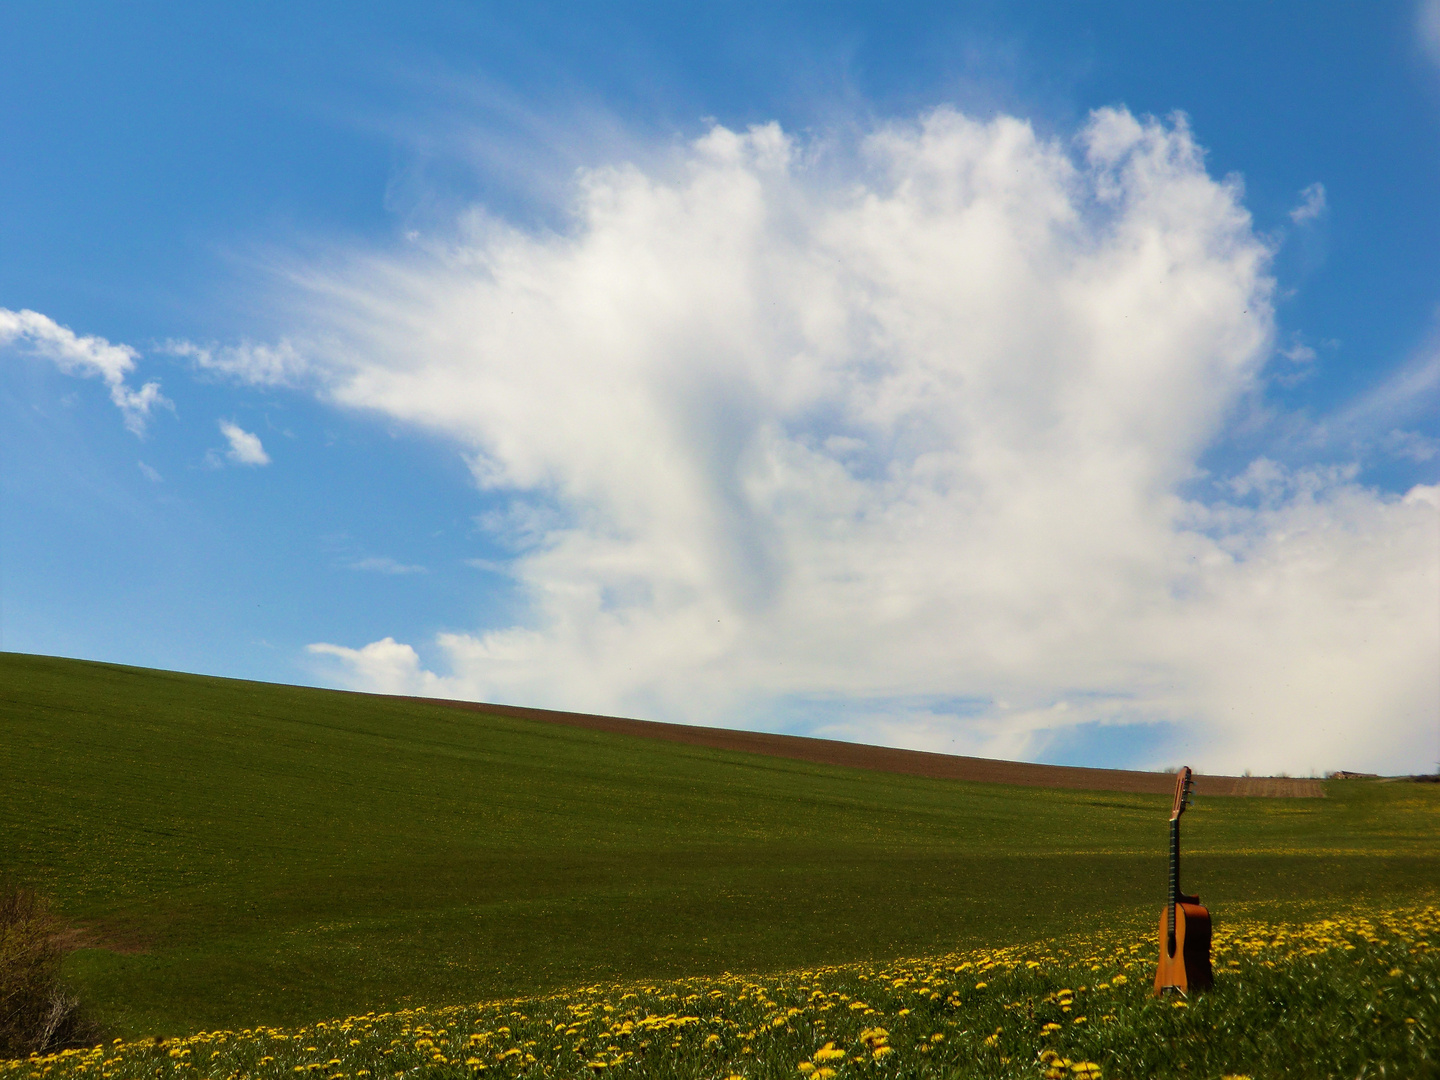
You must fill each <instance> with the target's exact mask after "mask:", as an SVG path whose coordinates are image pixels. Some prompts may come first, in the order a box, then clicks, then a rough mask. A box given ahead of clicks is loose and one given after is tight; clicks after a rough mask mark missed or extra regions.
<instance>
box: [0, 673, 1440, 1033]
mask: <svg viewBox="0 0 1440 1080" xmlns="http://www.w3.org/2000/svg"><path fill="white" fill-rule="evenodd" d="M0 687H3V693H0V775H3V777H4V783H3V787H0V869H3V870H4V871H6V872H8V873H10V874H12V875H14V876H17V877H19V878H21V879H22V880H26V881H30V882H33V883H35V884H37V885H38V886H40V887H41V888H42V889H43V890H44V891H45V892H47V893H48V894H49V895H50V896H51V897H52V898H53V899H54V901H55V902H56V904H57V906H58V908H59V909H60V910H61V912H62V913H63V914H64V915H65V916H66V918H67V919H68V920H69V921H70V923H71V924H72V925H73V926H74V927H75V928H76V930H75V934H76V942H77V944H79V945H80V946H81V947H79V948H77V949H76V950H75V951H74V952H73V953H72V954H71V955H70V957H69V959H68V972H69V975H70V977H71V979H72V980H73V982H74V983H75V984H76V986H77V987H78V989H79V990H80V992H81V994H82V996H83V997H84V998H86V999H87V1000H88V1001H89V1002H90V1003H91V1004H92V1007H93V1008H94V1010H95V1012H96V1013H97V1015H98V1017H99V1018H100V1020H101V1021H102V1023H104V1024H105V1025H107V1026H108V1027H109V1028H110V1029H111V1030H113V1031H115V1032H116V1033H117V1034H127V1035H134V1034H146V1033H152V1032H154V1033H177V1032H180V1031H185V1030H194V1029H196V1028H214V1027H238V1026H242V1025H250V1024H254V1023H257V1022H262V1021H263V1022H296V1021H302V1020H305V1019H308V1018H313V1017H317V1016H328V1015H344V1014H346V1013H354V1012H357V1011H364V1010H365V1009H368V1008H374V1007H391V1006H396V1005H401V1004H406V1003H412V1002H413V1003H424V1004H427V1005H436V1004H443V1003H445V1002H459V1001H475V1000H479V999H482V998H486V997H494V996H502V995H509V994H515V993H534V992H537V991H542V990H545V989H547V988H552V987H559V986H566V985H575V984H578V983H582V982H587V981H594V980H597V979H602V978H640V977H645V978H660V977H667V976H674V975H681V974H684V975H699V974H705V973H718V972H721V971H724V970H732V971H766V970H778V969H781V968H785V967H794V966H800V965H807V964H817V963H829V962H840V961H847V960H858V959H883V958H887V957H895V956H900V955H908V954H917V953H921V952H924V951H927V950H938V949H950V948H958V947H965V946H971V945H981V944H984V945H989V944H997V943H1006V942H1016V941H1023V940H1028V939H1033V938H1037V937H1041V936H1047V935H1050V934H1053V933H1056V932H1059V931H1061V930H1067V931H1068V930H1073V929H1084V928H1087V927H1105V926H1111V925H1121V924H1124V925H1130V924H1133V923H1141V924H1148V923H1150V922H1151V920H1153V918H1154V911H1155V910H1156V909H1158V906H1159V903H1160V900H1161V898H1162V897H1163V894H1164V888H1165V882H1164V876H1165V865H1166V853H1165V837H1166V826H1165V820H1166V816H1167V810H1168V805H1169V798H1168V796H1167V795H1163V794H1149V793H1144V792H1113V791H1097V790H1075V789H1063V788H1043V787H1024V786H1017V785H1007V784H997V783H982V782H975V781H966V780H955V779H943V778H935V777H931V776H922V775H911V774H906V773H899V772H884V771H879V770H876V769H873V768H871V769H864V768H849V767H845V766H843V765H837V764H827V763H823V762H816V761H809V760H803V759H800V758H796V757H779V756H774V755H767V754H758V753H749V752H743V751H740V750H729V749H722V748H716V747H713V746H700V745H692V744H688V743H683V742H676V741H666V740H664V739H658V738H647V737H643V736H640V735H637V734H628V733H624V732H619V731H607V730H594V729H592V728H587V727H581V726H575V725H571V724H560V723H555V722H552V721H550V720H546V719H537V718H529V717H525V716H518V715H509V716H506V715H498V714H497V713H496V712H495V711H494V710H492V711H490V712H485V711H477V710H474V709H458V708H455V707H453V706H450V705H446V704H445V703H436V702H425V701H414V700H405V699H393V698H384V697H375V696H367V695H358V694H347V693H341V692H337V691H325V690H315V689H308V688H301V687H292V686H277V685H268V684H258V683H249V682H240V681H234V680H226V679H216V678H209V677H202V676H195V675H183V674H177V673H173V672H164V671H151V670H144V669H136V668H126V667H119V666H114V665H107V664H97V663H89V662H81V661H74V660H63V659H55V658H48V657H36V656H24V655H17V654H0ZM1437 788H1440V786H1437V785H1421V784H1404V783H1392V784H1386V783H1375V782H1366V781H1337V782H1331V783H1329V784H1327V785H1326V792H1327V795H1328V797H1327V798H1320V799H1313V798H1312V799H1252V798H1208V799H1207V798H1204V797H1203V794H1202V798H1201V799H1200V801H1199V803H1198V805H1197V806H1196V808H1195V809H1194V811H1193V813H1192V815H1191V816H1187V818H1186V825H1187V829H1186V852H1187V860H1186V882H1187V884H1188V885H1189V886H1190V887H1192V888H1195V889H1197V890H1198V891H1200V892H1201V894H1202V895H1203V896H1204V897H1205V900H1206V902H1207V903H1208V904H1209V905H1210V906H1211V908H1212V910H1214V911H1215V912H1216V913H1217V919H1223V918H1224V917H1225V914H1226V913H1227V912H1238V911H1240V910H1250V909H1254V908H1256V907H1263V908H1265V909H1266V910H1269V911H1281V910H1288V909H1291V908H1297V907H1303V906H1304V905H1305V904H1307V903H1310V902H1318V901H1326V900H1330V899H1351V898H1357V897H1371V898H1393V897H1414V896H1422V895H1432V894H1433V892H1434V890H1435V888H1436V886H1437V884H1440V843H1437V840H1436V837H1437V835H1440V829H1437V825H1440V790H1437Z"/></svg>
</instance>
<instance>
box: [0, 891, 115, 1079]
mask: <svg viewBox="0 0 1440 1080" xmlns="http://www.w3.org/2000/svg"><path fill="white" fill-rule="evenodd" d="M60 930H61V925H60V922H59V920H58V919H56V918H55V916H54V915H53V914H52V913H51V912H50V909H49V906H48V905H47V904H46V903H45V901H44V899H43V898H42V897H41V896H40V895H39V894H38V893H36V892H35V890H33V889H27V888H22V887H21V886H19V885H16V884H14V883H10V882H4V883H0V1056H5V1055H20V1054H28V1053H31V1052H35V1051H39V1052H42V1053H43V1052H44V1051H46V1050H50V1049H54V1048H56V1047H60V1046H67V1045H75V1044H76V1043H77V1042H83V1041H88V1037H89V1036H90V1035H91V1034H92V1032H91V1031H90V1030H89V1027H88V1025H87V1024H86V1023H85V1022H84V1021H83V1020H82V1018H81V1016H80V1012H79V1003H78V1002H77V1001H76V1000H75V998H73V997H71V996H70V995H69V994H67V993H66V992H65V989H64V987H63V986H62V985H61V982H60V959H61V957H62V955H63V954H64V950H63V949H62V947H61V944H60V937H59V934H60Z"/></svg>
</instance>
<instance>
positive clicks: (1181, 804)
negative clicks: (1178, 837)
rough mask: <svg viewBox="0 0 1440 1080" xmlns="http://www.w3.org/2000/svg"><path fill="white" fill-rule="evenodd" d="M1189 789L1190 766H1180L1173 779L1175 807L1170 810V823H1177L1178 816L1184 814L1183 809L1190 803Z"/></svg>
mask: <svg viewBox="0 0 1440 1080" xmlns="http://www.w3.org/2000/svg"><path fill="white" fill-rule="evenodd" d="M1190 788H1191V780H1190V766H1189V765H1182V766H1181V767H1180V772H1179V773H1178V774H1177V775H1176V777H1175V805H1174V806H1172V807H1171V808H1170V820H1171V821H1179V820H1180V815H1181V814H1183V813H1184V812H1185V807H1186V805H1187V804H1188V803H1189V802H1190Z"/></svg>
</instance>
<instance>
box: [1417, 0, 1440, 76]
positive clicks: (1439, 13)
mask: <svg viewBox="0 0 1440 1080" xmlns="http://www.w3.org/2000/svg"><path fill="white" fill-rule="evenodd" d="M1415 29H1416V32H1417V34H1418V36H1419V39H1420V47H1421V48H1422V49H1423V50H1424V51H1425V53H1426V55H1428V56H1429V57H1430V59H1431V60H1433V61H1434V62H1435V63H1436V64H1437V65H1440V0H1420V2H1419V3H1418V4H1416V5H1415Z"/></svg>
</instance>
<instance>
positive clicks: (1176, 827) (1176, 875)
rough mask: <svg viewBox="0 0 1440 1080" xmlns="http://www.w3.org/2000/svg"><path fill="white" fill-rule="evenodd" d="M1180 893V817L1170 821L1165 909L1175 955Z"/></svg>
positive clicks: (1170, 948) (1172, 953)
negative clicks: (1167, 892) (1168, 872)
mask: <svg viewBox="0 0 1440 1080" xmlns="http://www.w3.org/2000/svg"><path fill="white" fill-rule="evenodd" d="M1179 895H1180V819H1179V818H1178V817H1177V818H1175V819H1174V820H1173V821H1171V822H1170V900H1169V903H1167V904H1166V906H1165V910H1166V913H1167V914H1168V915H1169V942H1168V944H1169V952H1170V955H1171V956H1174V955H1175V901H1176V899H1177V898H1178V897H1179Z"/></svg>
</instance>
